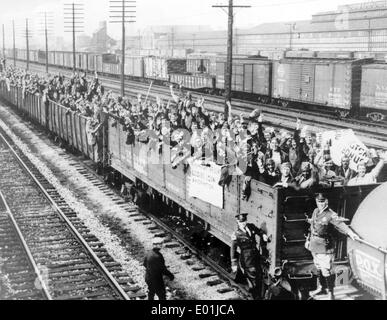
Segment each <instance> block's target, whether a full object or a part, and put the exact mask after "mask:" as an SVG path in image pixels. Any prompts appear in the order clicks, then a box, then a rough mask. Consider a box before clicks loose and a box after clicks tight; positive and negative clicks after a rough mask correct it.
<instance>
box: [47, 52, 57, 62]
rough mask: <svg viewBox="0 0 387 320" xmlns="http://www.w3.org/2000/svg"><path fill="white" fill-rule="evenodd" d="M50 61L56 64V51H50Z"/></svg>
mask: <svg viewBox="0 0 387 320" xmlns="http://www.w3.org/2000/svg"><path fill="white" fill-rule="evenodd" d="M48 63H49V64H52V65H54V64H56V62H55V51H49V52H48Z"/></svg>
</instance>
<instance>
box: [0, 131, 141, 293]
mask: <svg viewBox="0 0 387 320" xmlns="http://www.w3.org/2000/svg"><path fill="white" fill-rule="evenodd" d="M0 149H1V152H0V176H1V179H0V191H1V192H2V193H1V201H2V203H3V206H2V208H0V209H1V212H2V217H1V218H2V220H4V211H5V212H6V213H7V215H8V217H9V219H10V221H12V225H13V228H14V229H15V230H16V234H17V237H18V238H19V240H20V241H19V243H21V244H22V247H23V249H24V251H25V252H26V253H27V256H28V260H29V264H30V266H32V269H33V270H34V272H35V274H33V273H31V270H28V269H27V268H25V269H26V270H25V273H26V277H27V278H28V279H30V280H31V279H32V278H33V279H34V280H35V279H36V278H38V279H39V280H40V287H41V290H42V294H43V296H44V298H46V299H49V300H51V299H58V300H66V299H124V300H129V299H135V298H141V297H144V296H145V294H144V293H143V292H141V291H140V289H141V288H139V287H138V286H135V285H133V281H132V280H131V278H130V277H129V275H128V274H126V273H124V272H122V268H121V266H120V265H119V264H118V263H116V262H114V261H113V259H112V258H111V257H110V256H109V254H108V253H107V251H106V250H105V249H104V248H103V244H102V243H100V242H99V241H98V239H97V238H96V237H95V236H94V235H92V234H91V233H90V232H89V230H88V229H87V228H86V227H85V226H84V225H83V223H82V222H81V221H80V220H79V219H78V218H77V217H76V214H75V212H73V211H72V210H71V209H70V208H69V207H68V206H67V204H66V203H65V201H64V200H63V198H61V196H60V195H59V194H58V193H57V191H56V190H55V189H54V188H53V187H52V186H51V185H50V184H49V183H48V182H47V181H46V180H45V178H44V177H43V176H42V175H41V174H40V173H39V171H38V170H37V169H36V168H35V167H34V166H33V165H32V163H30V162H29V160H28V158H27V157H26V156H25V155H23V154H21V152H18V151H17V148H16V147H15V146H12V145H11V143H10V142H9V141H8V139H7V138H6V137H5V136H4V133H2V132H1V131H0ZM2 229H3V230H2V231H3V232H4V231H5V232H7V230H8V231H9V228H7V227H6V228H4V227H2ZM3 239H4V240H5V241H8V240H12V239H13V240H14V239H15V233H14V234H11V233H10V232H8V235H7V236H5V238H3ZM14 243H15V240H14V241H12V242H10V243H9V245H14ZM4 246H5V247H7V249H9V248H8V242H7V243H6V244H3V247H4ZM19 251H20V249H19ZM1 253H3V252H1ZM11 258H15V259H16V260H15V262H14V263H17V260H18V258H17V257H14V256H12V257H10V258H9V259H11ZM22 258H23V259H24V257H22ZM24 265H25V263H24ZM21 268H22V267H21ZM16 280H18V279H10V281H11V282H13V281H15V283H16V282H17V281H16ZM18 281H19V282H20V281H23V280H18ZM26 281H27V280H26ZM14 285H16V284H14ZM26 290H27V293H26V294H25V295H24V296H23V297H24V298H27V297H28V291H31V297H36V296H37V293H36V292H35V291H34V290H32V289H30V288H28V289H26Z"/></svg>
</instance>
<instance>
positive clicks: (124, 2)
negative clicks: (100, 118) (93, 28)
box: [109, 0, 137, 97]
mask: <svg viewBox="0 0 387 320" xmlns="http://www.w3.org/2000/svg"><path fill="white" fill-rule="evenodd" d="M136 8H137V5H136V1H132V0H119V1H118V0H110V10H109V12H110V14H112V15H111V16H110V17H109V18H110V21H109V22H110V23H120V24H121V27H122V49H121V51H122V52H121V96H122V97H123V96H124V95H125V24H126V23H134V22H136V21H135V18H136V15H135V14H136V12H137V11H136ZM118 9H119V10H118Z"/></svg>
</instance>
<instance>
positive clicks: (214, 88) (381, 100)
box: [6, 49, 387, 122]
mask: <svg viewBox="0 0 387 320" xmlns="http://www.w3.org/2000/svg"><path fill="white" fill-rule="evenodd" d="M6 56H7V58H8V59H12V57H13V51H12V50H8V52H7V55H6ZM382 57H383V55H381V54H379V55H376V54H375V55H372V53H361V52H359V53H353V52H315V51H302V50H300V51H287V52H285V53H283V54H282V55H279V57H277V58H279V60H277V59H269V58H267V57H262V56H251V57H243V56H235V57H234V59H233V76H232V84H231V87H232V92H233V96H234V97H236V98H240V99H247V100H252V101H256V102H262V103H266V104H267V103H269V104H273V105H280V106H283V107H293V108H303V109H306V110H309V109H317V110H319V111H321V112H324V113H333V114H337V115H338V116H340V117H361V118H363V117H366V118H368V119H369V120H371V121H375V122H378V121H382V120H384V119H386V118H387V87H386V85H385V80H386V78H387V64H386V63H384V62H382V61H381V60H380V59H381V58H382ZM16 58H17V59H18V60H26V58H27V54H26V50H20V49H17V52H16ZM44 60H45V53H44V54H43V52H41V51H34V50H31V51H30V61H32V62H36V63H43V62H45V61H44ZM48 63H49V64H50V65H51V66H56V67H61V68H67V69H72V67H73V55H72V53H71V52H60V51H55V52H49V53H48ZM225 66H226V60H225V57H224V56H221V55H198V54H192V55H189V56H188V57H187V58H169V57H156V56H145V57H144V56H127V57H125V76H126V77H127V78H128V79H130V80H136V81H147V82H150V81H151V80H152V81H156V84H160V85H169V84H170V83H176V84H181V85H182V86H183V87H185V88H187V89H190V90H198V91H202V92H206V93H211V94H217V95H222V94H224V87H225ZM76 68H77V69H78V70H80V71H85V72H98V73H100V74H103V75H107V76H113V77H118V76H119V75H120V74H121V65H120V62H119V58H118V57H116V56H115V55H113V54H93V53H76Z"/></svg>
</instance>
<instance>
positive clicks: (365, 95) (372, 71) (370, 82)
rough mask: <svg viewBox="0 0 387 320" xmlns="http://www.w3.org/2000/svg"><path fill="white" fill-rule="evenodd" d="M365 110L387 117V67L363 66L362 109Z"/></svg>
mask: <svg viewBox="0 0 387 320" xmlns="http://www.w3.org/2000/svg"><path fill="white" fill-rule="evenodd" d="M363 108H364V109H368V110H372V109H374V110H378V111H381V112H382V113H384V114H385V115H387V65H385V64H377V65H368V66H367V65H365V66H362V78H361V93H360V109H363Z"/></svg>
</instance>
